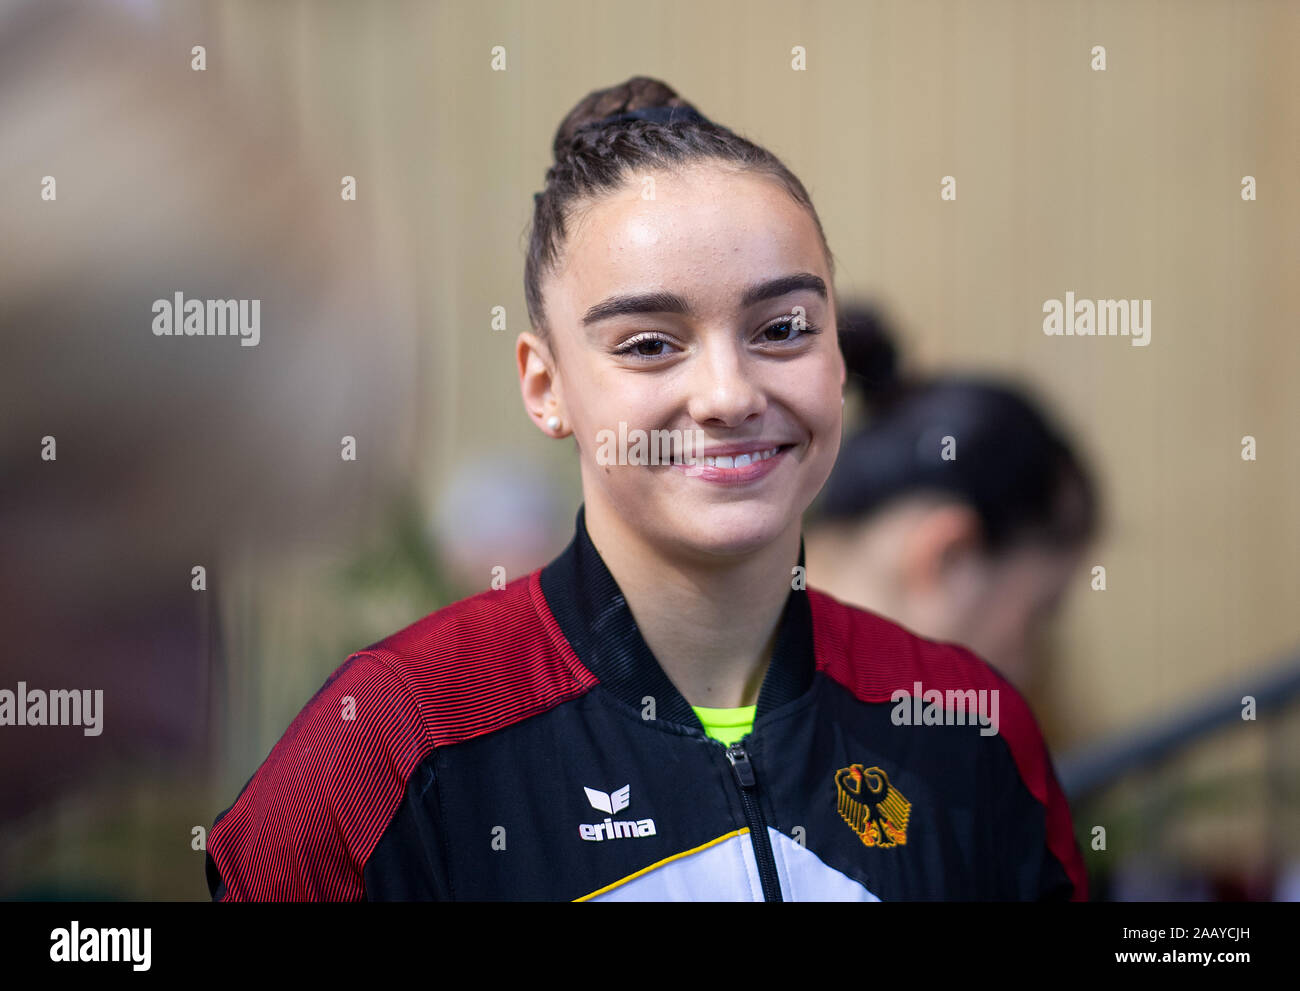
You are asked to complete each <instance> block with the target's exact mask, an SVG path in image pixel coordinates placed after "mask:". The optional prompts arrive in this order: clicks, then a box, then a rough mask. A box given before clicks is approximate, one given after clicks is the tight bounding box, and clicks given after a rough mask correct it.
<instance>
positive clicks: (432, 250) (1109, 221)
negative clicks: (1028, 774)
mask: <svg viewBox="0 0 1300 991" xmlns="http://www.w3.org/2000/svg"><path fill="white" fill-rule="evenodd" d="M203 10H204V12H205V23H206V24H207V25H208V26H209V28H210V29H211V31H212V33H213V36H214V37H216V38H219V39H220V40H221V44H222V46H223V48H224V50H225V51H226V53H227V57H228V67H227V68H226V69H225V70H223V71H227V72H228V74H229V79H230V81H231V82H232V83H235V84H237V85H244V86H250V87H252V89H253V91H254V92H260V93H261V97H262V98H263V99H272V100H279V101H283V102H284V106H285V109H286V112H287V113H289V114H290V116H291V118H292V119H294V120H296V121H297V125H296V126H300V127H301V129H302V132H303V138H304V142H307V141H310V142H313V143H319V144H318V145H314V146H316V147H319V148H320V149H321V150H320V151H319V152H317V153H316V154H317V155H318V156H320V157H322V158H323V159H324V161H323V162H322V164H323V165H324V166H326V167H327V168H331V169H334V170H335V171H337V172H338V173H339V174H340V175H341V174H344V173H352V174H356V175H357V176H358V178H359V180H360V184H361V187H360V188H361V190H362V196H363V198H362V200H361V205H363V206H365V207H366V208H367V209H370V210H372V211H374V217H375V220H376V222H377V223H378V224H380V225H381V227H382V229H383V230H384V231H385V233H386V235H387V238H388V242H387V244H388V246H387V249H386V255H385V258H384V261H385V262H386V263H387V264H388V265H391V266H394V267H395V268H396V270H397V271H398V273H399V274H400V275H401V276H403V277H405V278H407V279H409V285H410V287H411V289H410V292H411V297H410V299H409V301H408V302H409V306H410V309H411V312H412V314H413V319H412V322H411V324H410V325H409V326H407V327H404V328H402V329H401V330H400V331H399V332H401V333H406V334H409V335H410V336H411V346H412V348H413V349H414V351H415V353H416V354H418V360H417V362H416V366H417V367H415V368H413V369H412V370H411V374H412V375H414V376H415V377H416V380H417V383H418V387H419V395H420V399H419V401H418V408H417V409H413V410H412V416H413V417H414V418H415V421H416V425H417V426H416V430H417V435H418V438H419V441H418V444H419V450H420V452H421V454H420V458H421V460H420V464H419V465H417V466H415V468H416V470H418V471H419V473H420V475H421V477H422V479H423V487H424V490H425V492H426V493H427V495H428V497H429V498H430V499H433V498H435V497H436V493H437V491H438V489H439V486H440V485H441V484H442V482H443V481H444V480H445V479H446V478H447V477H448V475H449V473H450V471H451V469H452V468H453V467H454V466H455V465H456V464H458V463H459V462H460V461H461V460H463V459H464V458H466V457H467V456H469V455H471V454H473V453H475V452H476V451H477V450H479V449H481V448H482V447H484V446H496V445H520V446H523V447H525V448H527V449H531V450H534V451H545V452H547V455H548V456H549V457H551V458H553V459H554V462H555V464H556V465H557V470H559V471H562V472H565V473H566V477H567V478H569V479H570V481H571V483H572V485H573V486H574V493H575V499H576V495H577V489H576V484H577V482H576V467H574V466H571V465H569V459H570V458H571V448H570V447H569V445H568V444H550V445H549V446H548V444H547V442H546V441H545V440H544V439H543V438H541V437H540V435H538V434H537V433H536V431H535V430H534V428H533V427H532V426H531V425H530V424H529V422H528V421H527V420H526V418H525V416H524V414H523V412H522V408H521V405H520V401H519V397H518V390H517V385H516V381H515V376H514V371H513V352H512V349H513V341H514V336H515V333H516V332H517V331H518V330H520V329H523V328H524V326H525V321H526V314H525V309H524V305H523V292H522V271H523V253H524V243H525V242H524V240H523V232H524V229H525V225H526V223H527V221H528V219H529V216H530V211H531V204H532V198H531V194H532V192H533V191H534V190H536V189H539V188H541V184H542V181H543V175H544V171H545V169H546V167H547V165H548V164H549V161H550V139H551V136H552V134H553V131H554V128H555V126H556V124H557V123H558V121H559V119H560V118H561V117H562V116H563V114H564V113H565V112H567V110H568V109H569V107H570V106H571V105H572V104H573V103H574V102H575V101H576V100H577V99H578V98H579V97H580V96H582V95H583V94H585V93H586V92H588V91H589V90H592V89H595V88H599V87H602V86H606V85H609V84H612V83H614V82H617V81H620V80H622V79H624V78H626V77H628V76H630V75H633V74H639V73H644V74H648V75H654V76H658V77H660V78H662V79H664V80H666V81H667V82H669V83H670V84H671V85H673V86H674V87H675V88H677V89H678V90H679V92H681V93H682V94H683V95H684V96H686V97H687V98H688V99H690V100H692V101H694V102H695V103H696V104H697V105H698V106H699V107H700V108H701V109H702V110H703V111H704V112H705V113H706V114H708V115H709V116H711V117H714V118H716V119H719V120H721V121H722V122H724V123H726V124H728V125H729V126H731V127H732V128H733V129H736V130H738V131H741V132H744V133H747V134H748V135H749V136H751V137H752V138H754V139H755V140H757V141H758V142H760V143H763V144H765V145H767V146H768V147H769V148H771V149H772V150H773V151H774V152H776V153H777V154H778V155H780V156H781V157H783V158H784V160H785V161H786V162H787V164H789V165H790V166H791V168H792V169H793V170H794V171H795V172H796V173H797V174H798V175H799V176H800V177H801V178H802V179H803V181H804V183H805V185H806V186H807V187H808V188H809V190H810V192H811V193H812V195H813V197H814V200H815V201H816V203H817V205H818V208H819V211H820V213H821V216H822V220H823V223H824V224H825V227H826V230H827V234H828V237H829V239H830V242H831V248H832V250H833V251H834V252H835V254H836V257H837V263H838V266H839V273H840V279H839V285H838V289H839V292H840V294H841V296H848V295H854V294H871V295H874V296H877V297H879V298H881V299H883V301H884V302H885V303H886V304H887V305H888V308H889V310H890V312H891V313H892V314H893V315H894V317H895V318H896V319H897V321H898V322H899V324H900V326H901V328H902V330H903V331H904V332H905V334H906V337H905V341H904V346H905V348H906V349H907V352H908V354H909V356H910V357H911V358H912V359H914V360H915V363H916V364H917V366H918V367H921V368H926V369H937V368H940V367H945V366H954V365H955V366H958V367H961V368H972V367H978V368H980V369H985V370H997V371H1001V372H1006V373H1010V374H1014V375H1017V376H1022V377H1024V378H1025V379H1027V380H1028V381H1029V382H1030V383H1031V384H1032V385H1034V386H1036V387H1037V388H1038V389H1039V390H1040V391H1041V392H1042V393H1043V394H1045V395H1046V396H1048V397H1050V398H1051V399H1052V400H1054V401H1055V402H1056V403H1057V404H1058V412H1059V414H1060V416H1061V417H1062V418H1063V420H1064V421H1065V422H1066V423H1067V424H1068V425H1069V426H1070V427H1071V428H1072V429H1073V430H1074V431H1075V433H1076V435H1077V436H1078V438H1079V439H1080V444H1081V446H1082V448H1083V449H1084V450H1085V451H1086V452H1087V454H1088V455H1089V456H1090V457H1091V459H1092V460H1093V462H1094V463H1095V464H1096V465H1097V467H1098V469H1099V472H1100V474H1101V475H1102V476H1103V484H1104V492H1105V497H1106V503H1107V506H1108V508H1109V510H1110V524H1111V525H1110V529H1109V531H1108V535H1107V537H1106V539H1105V541H1104V542H1103V543H1102V544H1101V545H1100V546H1099V547H1098V548H1097V549H1096V551H1095V553H1094V554H1093V557H1092V562H1091V563H1095V564H1101V565H1104V566H1105V568H1106V570H1107V573H1108V582H1109V588H1108V590H1107V591H1105V592H1094V591H1091V590H1089V588H1088V585H1087V577H1086V576H1081V577H1080V579H1079V586H1078V589H1079V590H1078V592H1077V593H1076V594H1075V595H1074V597H1073V598H1072V600H1071V604H1070V609H1069V614H1068V616H1067V617H1066V620H1065V624H1064V627H1063V630H1062V636H1061V656H1062V662H1061V665H1060V672H1061V674H1060V678H1059V680H1058V683H1057V685H1056V686H1055V690H1056V693H1057V697H1058V699H1059V700H1060V701H1061V704H1062V705H1063V706H1064V708H1065V709H1066V711H1067V713H1068V716H1069V723H1068V729H1067V731H1066V732H1065V737H1066V739H1065V740H1058V741H1057V742H1068V740H1080V739H1086V738H1089V737H1092V736H1094V735H1095V734H1098V733H1100V732H1103V731H1106V730H1109V729H1117V728H1121V727H1124V726H1126V725H1131V724H1133V723H1134V721H1136V720H1140V719H1141V718H1142V717H1143V716H1144V715H1145V714H1147V713H1151V712H1154V711H1158V710H1160V709H1163V708H1165V707H1167V706H1168V705H1170V704H1171V703H1174V702H1177V701H1178V700H1180V699H1184V698H1190V697H1192V696H1195V695H1196V694H1197V693H1199V692H1202V691H1204V690H1208V689H1210V688H1212V687H1213V686H1215V685H1219V684H1227V683H1229V682H1231V681H1232V680H1233V679H1235V678H1236V677H1237V676H1239V675H1243V674H1245V673H1247V672H1248V671H1250V670H1254V669H1257V668H1258V667H1259V666H1260V665H1261V664H1263V663H1265V662H1267V661H1268V660H1270V659H1272V658H1273V657H1274V656H1275V655H1276V654H1278V653H1279V652H1281V651H1284V650H1285V649H1287V648H1289V647H1293V646H1294V645H1295V644H1296V642H1297V639H1300V636H1298V634H1300V618H1298V616H1297V604H1298V603H1300V519H1298V518H1297V512H1296V510H1297V505H1298V504H1300V498H1298V496H1300V468H1298V467H1297V466H1298V465H1300V392H1297V391H1296V390H1295V389H1293V388H1291V379H1292V377H1293V376H1294V375H1295V374H1296V372H1297V370H1300V335H1297V329H1298V328H1297V323H1298V321H1297V317H1298V316H1300V280H1297V279H1296V278H1295V272H1296V266H1297V260H1300V240H1298V239H1300V235H1297V233H1296V232H1297V227H1298V224H1297V221H1298V220H1300V202H1298V199H1297V191H1296V178H1297V176H1296V162H1297V134H1300V120H1298V119H1297V114H1298V111H1297V101H1296V100H1295V99H1294V94H1295V93H1296V92H1300V62H1298V61H1297V60H1296V59H1295V57H1294V41H1295V39H1296V38H1297V37H1300V5H1296V4H1288V3H1281V2H1278V3H1266V2H1256V3H1235V4H1229V3H1177V4H1173V3H1156V2H1140V0H1131V2H1115V3H1042V2H1031V0H1025V2H1006V3H978V4H977V3H955V2H954V3H918V2H900V3H859V2H843V3H830V2H821V3H818V2H812V3H805V4H791V3H786V2H745V3H740V2H737V3H705V2H699V0H695V2H691V3H666V4H648V3H646V4H632V3H628V4H596V3H588V2H549V3H530V2H518V3H496V2H493V3H474V2H460V3H436V4H425V3H405V4H402V3H374V4H369V5H361V4H356V5H353V4H320V3H307V2H301V3H296V4H283V5H274V6H268V5H266V4H264V3H261V2H235V3H227V4H213V5H208V6H206V7H204V8H203ZM494 45H503V46H505V48H506V51H507V58H508V70H507V71H506V72H504V73H500V72H492V71H490V65H489V59H490V50H491V48H492V47H493V46H494ZM796 45H802V46H804V47H805V48H806V50H807V65H808V68H807V71H804V72H796V71H792V70H791V68H790V59H791V49H792V47H793V46H796ZM1093 45H1104V46H1105V47H1106V52H1107V62H1108V67H1107V70H1106V71H1105V72H1095V71H1092V70H1091V69H1090V67H1089V62H1090V49H1091V47H1092V46H1093ZM1288 95H1289V96H1290V98H1289V99H1288V98H1287V96H1288ZM945 175H952V176H954V177H956V179H957V190H958V198H957V200H956V202H942V201H941V200H940V198H939V180H940V177H942V176H945ZM1243 175H1253V176H1255V177H1256V179H1257V181H1258V189H1259V193H1258V195H1259V199H1258V201H1257V202H1253V203H1247V202H1243V201H1242V199H1241V197H1240V182H1241V177H1242V176H1243ZM1067 290H1074V291H1075V292H1076V294H1077V295H1078V296H1080V297H1089V298H1098V297H1126V298H1149V299H1151V300H1152V319H1153V328H1152V335H1151V343H1150V345H1149V346H1148V347H1145V348H1139V347H1133V346H1131V345H1130V343H1129V341H1128V340H1126V339H1123V338H1107V339H1095V338H1094V339H1089V338H1081V339H1071V338H1049V337H1046V336H1045V335H1044V334H1043V333H1042V330H1041V322H1042V314H1041V306H1042V304H1043V301H1044V300H1046V299H1049V298H1061V297H1063V296H1064V294H1065V292H1066V291H1067ZM496 305H502V306H505V307H506V308H507V312H508V319H509V321H510V329H509V331H508V332H506V333H494V332H493V331H492V330H491V329H490V327H489V322H488V321H489V311H490V309H491V307H493V306H496ZM1245 434H1252V435H1254V436H1255V437H1256V438H1257V442H1258V460H1257V461H1256V462H1254V463H1249V462H1244V461H1242V459H1241V457H1240V454H1239V451H1240V442H1241V438H1242V436H1243V435H1245Z"/></svg>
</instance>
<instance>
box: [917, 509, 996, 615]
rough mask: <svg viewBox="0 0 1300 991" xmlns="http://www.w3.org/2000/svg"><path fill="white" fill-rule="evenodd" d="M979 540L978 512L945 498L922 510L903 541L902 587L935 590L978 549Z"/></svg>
mask: <svg viewBox="0 0 1300 991" xmlns="http://www.w3.org/2000/svg"><path fill="white" fill-rule="evenodd" d="M982 543H983V527H982V526H981V525H980V519H979V514H978V513H976V512H975V510H973V509H971V508H970V507H969V506H965V505H962V504H961V503H956V502H945V503H941V504H940V505H938V506H935V507H933V508H932V509H929V510H927V511H925V512H924V513H923V514H922V516H921V518H920V519H919V520H918V521H917V522H916V524H915V525H914V526H913V527H912V528H911V530H910V531H909V532H908V535H907V538H906V540H905V542H904V545H903V554H902V557H903V560H902V563H901V568H900V574H901V577H902V579H903V582H904V591H905V592H907V593H933V592H935V591H937V590H938V589H939V588H940V587H941V586H942V584H943V583H944V581H945V580H946V579H947V578H948V576H949V575H950V574H951V573H952V570H953V568H954V567H955V566H956V565H957V564H959V563H960V562H961V561H963V560H966V559H969V558H970V557H971V556H972V555H975V554H977V553H979V550H980V547H981V545H982Z"/></svg>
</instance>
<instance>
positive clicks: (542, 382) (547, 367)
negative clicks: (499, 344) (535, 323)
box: [515, 331, 565, 437]
mask: <svg viewBox="0 0 1300 991" xmlns="http://www.w3.org/2000/svg"><path fill="white" fill-rule="evenodd" d="M515 364H516V365H517V367H518V369H519V393H520V395H521V396H522V397H523V400H524V409H525V410H527V411H528V415H529V416H530V417H531V418H532V420H533V422H534V423H535V424H537V427H538V429H539V430H541V431H542V432H543V433H544V434H546V436H548V437H554V436H556V434H555V433H554V432H552V431H551V430H548V429H547V428H546V420H547V419H548V418H549V417H551V416H558V417H559V418H560V419H561V420H564V418H565V416H564V409H563V403H562V402H561V401H560V395H559V391H560V390H559V380H558V376H557V375H556V373H555V362H554V359H553V357H552V355H551V350H550V348H549V347H547V345H546V343H545V342H544V341H543V340H542V339H541V338H540V337H539V336H538V335H537V334H535V333H533V332H532V331H524V332H523V333H521V334H520V335H519V339H518V340H517V341H515Z"/></svg>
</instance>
